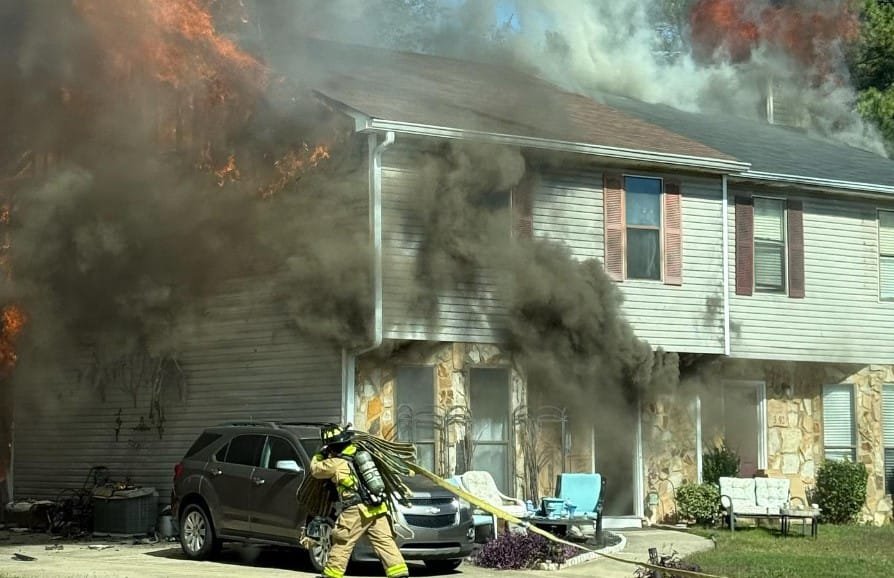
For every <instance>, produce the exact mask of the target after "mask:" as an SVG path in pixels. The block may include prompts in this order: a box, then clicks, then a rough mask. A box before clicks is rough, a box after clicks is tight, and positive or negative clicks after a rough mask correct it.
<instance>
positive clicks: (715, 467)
mask: <svg viewBox="0 0 894 578" xmlns="http://www.w3.org/2000/svg"><path fill="white" fill-rule="evenodd" d="M739 463H740V460H739V454H737V453H736V452H735V451H733V450H731V449H729V448H728V447H726V446H725V445H721V446H720V447H719V448H716V447H715V448H713V449H712V450H711V451H709V452H708V453H706V454H705V455H704V456H703V458H702V479H703V480H704V481H705V483H708V484H719V483H720V478H724V477H726V478H735V477H736V476H738V475H739Z"/></svg>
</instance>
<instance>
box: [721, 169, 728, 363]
mask: <svg viewBox="0 0 894 578" xmlns="http://www.w3.org/2000/svg"><path fill="white" fill-rule="evenodd" d="M720 178H721V183H722V187H721V188H722V189H723V202H722V204H723V207H722V208H721V210H720V218H721V221H720V223H721V231H722V233H721V234H722V235H723V241H722V243H721V249H720V250H721V251H722V252H723V354H724V355H726V356H729V354H730V350H731V348H730V334H729V328H730V319H729V300H730V296H729V214H728V213H729V204H728V199H729V195H728V190H727V186H726V185H727V182H726V175H723V176H721V177H720Z"/></svg>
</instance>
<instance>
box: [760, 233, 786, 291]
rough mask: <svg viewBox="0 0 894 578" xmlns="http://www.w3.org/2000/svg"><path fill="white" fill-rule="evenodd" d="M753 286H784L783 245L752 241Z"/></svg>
mask: <svg viewBox="0 0 894 578" xmlns="http://www.w3.org/2000/svg"><path fill="white" fill-rule="evenodd" d="M754 286H755V288H757V289H773V290H779V291H781V290H782V289H784V288H785V246H784V245H780V244H778V243H763V242H760V241H755V242H754Z"/></svg>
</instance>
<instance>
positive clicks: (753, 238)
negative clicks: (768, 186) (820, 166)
mask: <svg viewBox="0 0 894 578" xmlns="http://www.w3.org/2000/svg"><path fill="white" fill-rule="evenodd" d="M735 219H736V228H735V246H736V262H735V263H736V264H735V267H736V269H735V270H736V295H751V294H752V293H754V292H755V291H758V292H762V293H781V294H788V296H789V297H792V298H798V299H800V298H803V297H804V295H805V290H804V286H805V278H804V205H803V203H802V202H801V201H797V200H792V199H788V200H781V199H768V198H763V197H751V196H736V204H735Z"/></svg>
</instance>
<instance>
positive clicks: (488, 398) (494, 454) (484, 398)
mask: <svg viewBox="0 0 894 578" xmlns="http://www.w3.org/2000/svg"><path fill="white" fill-rule="evenodd" d="M469 381H470V383H469V389H470V395H469V409H470V410H471V412H472V444H473V447H474V449H473V452H472V469H473V470H486V471H488V472H490V473H491V475H492V476H493V478H494V481H495V482H496V483H497V487H499V488H500V490H502V491H503V492H510V491H511V488H510V485H509V482H510V479H509V412H510V409H509V370H508V369H504V368H473V369H471V370H470V372H469Z"/></svg>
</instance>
